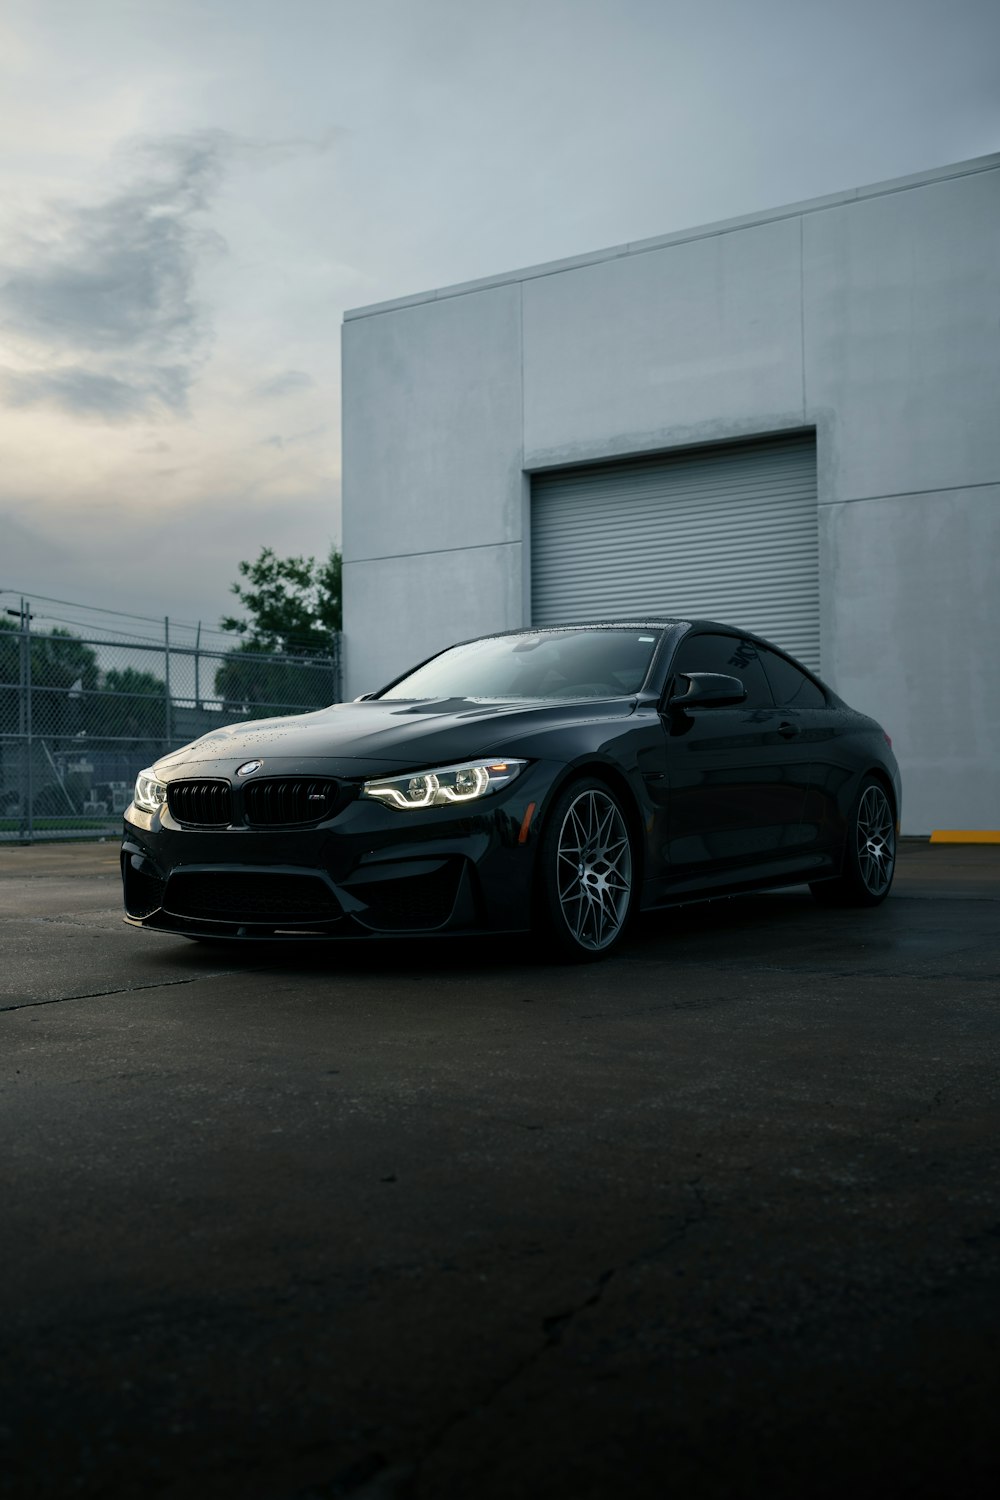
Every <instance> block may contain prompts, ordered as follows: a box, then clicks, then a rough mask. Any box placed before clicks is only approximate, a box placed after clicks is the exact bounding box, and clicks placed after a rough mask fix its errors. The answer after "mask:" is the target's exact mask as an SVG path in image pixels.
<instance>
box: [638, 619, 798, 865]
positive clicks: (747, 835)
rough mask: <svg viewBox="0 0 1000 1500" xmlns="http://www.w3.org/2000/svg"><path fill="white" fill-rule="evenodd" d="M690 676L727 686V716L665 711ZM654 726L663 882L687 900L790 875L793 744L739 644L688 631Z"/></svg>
mask: <svg viewBox="0 0 1000 1500" xmlns="http://www.w3.org/2000/svg"><path fill="white" fill-rule="evenodd" d="M692 672H716V673H723V674H725V675H727V676H730V677H737V678H739V680H740V681H741V682H742V683H743V686H744V688H745V690H746V694H747V696H746V699H745V701H744V702H743V703H741V704H740V705H739V706H736V707H715V706H704V707H695V708H691V709H690V710H684V709H680V708H673V709H672V708H670V706H669V700H670V698H671V697H672V696H674V695H675V693H676V692H677V691H678V688H679V687H682V686H683V679H685V678H686V676H687V675H688V674H689V673H692ZM661 722H662V725H663V733H664V737H665V759H666V769H667V781H668V791H667V798H668V812H667V819H666V824H667V848H666V851H665V852H666V863H667V872H666V873H667V881H668V884H669V887H670V889H671V890H672V891H675V890H676V889H677V887H687V888H690V889H692V890H696V889H699V888H702V887H710V886H712V885H722V884H738V883H740V882H741V881H744V880H747V881H749V880H753V879H756V878H758V877H759V876H760V875H761V874H762V873H766V872H767V871H771V872H773V873H775V874H781V873H785V872H786V871H787V870H789V869H794V867H795V862H796V854H797V852H798V851H800V850H801V848H802V845H803V841H804V839H805V837H806V832H805V829H804V827H803V815H804V805H805V799H806V791H807V778H806V775H805V773H804V770H803V757H802V753H801V750H800V749H799V747H798V746H797V744H796V741H797V739H798V736H797V734H796V733H795V731H794V729H793V728H791V726H790V723H789V720H788V718H787V717H784V718H783V717H782V716H781V715H780V714H779V712H778V710H777V709H776V707H775V704H774V699H773V696H772V693H771V690H770V687H769V684H768V680H767V677H766V675H765V673H764V669H763V667H762V666H761V663H760V659H759V654H758V647H757V645H756V643H755V642H754V641H752V640H750V639H748V638H747V637H744V636H738V635H728V634H723V633H721V632H709V631H694V632H692V633H690V634H689V635H687V636H685V637H684V638H683V640H682V641H681V643H680V645H679V646H678V648H677V651H676V653H675V656H674V660H673V662H672V664H671V668H670V671H669V674H668V679H667V686H666V691H665V694H664V701H663V703H662V705H661Z"/></svg>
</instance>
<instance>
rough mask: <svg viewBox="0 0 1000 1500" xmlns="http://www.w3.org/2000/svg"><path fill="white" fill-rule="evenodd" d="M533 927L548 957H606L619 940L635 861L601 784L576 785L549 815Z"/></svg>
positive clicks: (613, 802)
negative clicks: (537, 928) (539, 933)
mask: <svg viewBox="0 0 1000 1500" xmlns="http://www.w3.org/2000/svg"><path fill="white" fill-rule="evenodd" d="M539 860H540V867H539V872H538V874H539V907H540V911H539V918H540V921H539V926H540V928H541V931H542V935H543V940H544V941H545V942H546V943H548V944H550V945H551V947H552V949H553V950H554V956H556V957H558V958H561V959H563V960H565V961H569V962H570V963H587V962H590V961H592V960H594V959H597V958H604V957H605V956H606V955H607V954H609V953H610V952H612V950H613V949H615V948H617V947H618V945H619V943H620V942H621V941H622V939H623V937H624V936H625V931H626V928H627V927H628V922H629V918H630V916H631V914H632V907H633V900H634V894H635V869H636V860H635V857H634V852H633V846H632V835H631V833H630V832H629V826H628V820H627V818H626V816H625V813H624V811H623V808H622V805H621V802H620V801H619V799H618V797H617V796H616V794H615V793H614V792H613V791H612V790H611V788H610V787H609V786H607V785H606V784H605V783H604V782H603V781H598V780H596V779H588V780H585V781H584V780H581V781H574V782H572V783H571V785H570V786H568V787H567V788H566V789H565V790H564V791H563V792H562V793H561V794H560V796H559V797H558V798H557V799H556V801H555V803H554V804H553V806H552V807H551V809H550V810H549V814H548V818H547V820H546V829H545V833H544V835H543V838H542V843H541V848H540V850H539Z"/></svg>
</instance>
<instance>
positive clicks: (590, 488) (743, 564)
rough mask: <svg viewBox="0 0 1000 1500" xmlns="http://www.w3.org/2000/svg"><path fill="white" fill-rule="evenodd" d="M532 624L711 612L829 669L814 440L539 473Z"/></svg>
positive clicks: (806, 437) (707, 614) (742, 445)
mask: <svg viewBox="0 0 1000 1500" xmlns="http://www.w3.org/2000/svg"><path fill="white" fill-rule="evenodd" d="M531 499H532V504H531V557H532V621H533V623H534V624H536V625H556V624H562V623H564V624H572V623H575V622H579V621H584V620H592V619H598V618H600V617H602V616H605V617H606V616H608V615H613V614H643V613H649V614H666V615H678V616H681V617H684V616H691V615H696V616H703V617H706V618H709V619H718V620H723V621H728V622H730V623H732V624H734V625H741V626H743V627H744V628H745V629H748V630H756V631H758V632H759V633H760V634H761V635H765V636H768V637H770V638H771V639H773V640H774V641H775V642H776V644H778V645H780V646H783V647H784V648H785V649H786V650H788V651H790V652H792V654H793V655H795V656H798V657H799V658H800V659H801V660H802V661H804V662H805V663H806V665H807V666H810V667H812V668H814V669H818V668H819V664H820V663H819V531H818V519H817V508H816V444H815V439H814V438H813V437H812V436H811V435H803V434H801V433H797V434H796V435H795V436H794V437H790V438H773V439H766V440H763V441H757V442H747V443H734V444H729V445H726V446H724V447H721V446H720V447H715V448H706V449H700V450H693V451H687V452H685V453H683V454H674V455H663V454H656V455H652V456H649V457H644V458H639V459H625V460H622V461H619V462H614V463H601V464H593V465H587V466H582V467H580V468H575V469H564V470H554V471H551V472H549V473H546V474H537V475H535V476H534V478H533V481H532V491H531Z"/></svg>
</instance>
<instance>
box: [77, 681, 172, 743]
mask: <svg viewBox="0 0 1000 1500" xmlns="http://www.w3.org/2000/svg"><path fill="white" fill-rule="evenodd" d="M165 695H166V685H165V683H164V682H163V681H162V680H161V679H160V678H159V677H155V676H154V675H153V673H152V672H137V671H136V670H135V668H134V667H125V668H124V670H122V671H118V670H117V669H116V668H114V667H112V668H111V670H110V671H108V672H105V674H104V680H103V682H102V683H101V691H100V692H99V693H94V694H88V697H87V704H86V712H85V719H86V720H87V725H86V727H87V730H88V732H89V733H90V734H91V735H93V736H95V737H101V738H104V739H132V740H159V739H162V738H163V736H164V734H165V733H166V702H165Z"/></svg>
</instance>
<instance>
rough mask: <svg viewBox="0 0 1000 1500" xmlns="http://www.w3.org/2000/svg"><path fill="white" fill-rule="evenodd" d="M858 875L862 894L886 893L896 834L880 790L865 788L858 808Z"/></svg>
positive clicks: (890, 809) (878, 788)
mask: <svg viewBox="0 0 1000 1500" xmlns="http://www.w3.org/2000/svg"><path fill="white" fill-rule="evenodd" d="M855 836H856V838H857V850H858V871H859V873H860V875H861V879H862V882H863V884H864V887H865V890H866V891H868V892H869V893H870V894H871V895H872V896H881V895H882V893H883V892H884V891H887V890H888V889H889V885H890V882H891V881H892V869H893V865H894V864H895V861H896V830H895V828H894V826H893V821H892V808H891V807H890V805H889V799H888V797H887V796H886V795H885V792H883V790H882V788H881V787H880V786H874V785H873V786H868V787H866V788H865V791H864V794H863V795H862V798H861V802H860V804H859V806H858V823H857V829H856V833H855Z"/></svg>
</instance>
